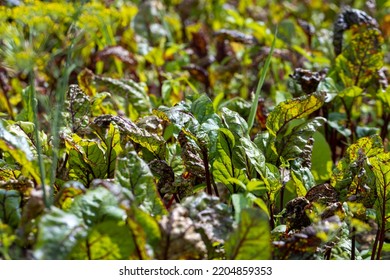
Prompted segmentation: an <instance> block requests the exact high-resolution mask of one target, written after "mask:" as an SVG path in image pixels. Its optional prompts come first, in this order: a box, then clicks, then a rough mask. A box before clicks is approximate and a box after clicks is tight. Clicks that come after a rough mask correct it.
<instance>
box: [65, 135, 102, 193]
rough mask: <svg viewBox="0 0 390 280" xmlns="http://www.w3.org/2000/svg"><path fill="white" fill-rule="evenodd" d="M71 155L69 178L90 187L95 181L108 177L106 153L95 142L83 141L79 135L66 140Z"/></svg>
mask: <svg viewBox="0 0 390 280" xmlns="http://www.w3.org/2000/svg"><path fill="white" fill-rule="evenodd" d="M65 146H66V149H67V152H68V154H69V159H68V165H69V177H70V178H71V179H72V180H75V181H77V180H79V181H81V182H82V183H83V184H84V185H85V186H89V184H90V183H91V182H92V180H93V179H98V178H99V179H103V178H106V176H107V163H106V159H105V155H104V151H103V149H102V148H101V146H100V145H99V143H98V142H97V141H95V140H89V139H83V138H81V137H79V136H78V135H77V134H73V135H72V138H70V137H67V138H66V139H65Z"/></svg>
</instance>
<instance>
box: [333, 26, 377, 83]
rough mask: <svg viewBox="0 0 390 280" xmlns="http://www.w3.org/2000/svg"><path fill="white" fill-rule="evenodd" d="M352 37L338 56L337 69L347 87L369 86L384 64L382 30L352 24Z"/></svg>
mask: <svg viewBox="0 0 390 280" xmlns="http://www.w3.org/2000/svg"><path fill="white" fill-rule="evenodd" d="M351 33H352V35H351V37H350V40H349V42H348V44H347V45H346V46H345V47H344V48H343V51H342V53H341V54H340V55H339V56H337V58H336V69H337V74H338V75H339V77H340V79H341V81H342V82H343V84H344V86H345V87H351V86H358V87H360V88H365V87H367V86H368V85H369V84H370V83H374V81H375V79H377V75H376V74H375V73H377V71H378V70H379V69H380V68H381V67H382V66H383V57H384V54H383V52H382V49H381V45H382V44H383V37H382V35H381V34H380V31H379V30H377V29H375V28H370V27H367V26H364V25H361V26H356V25H355V26H352V28H351Z"/></svg>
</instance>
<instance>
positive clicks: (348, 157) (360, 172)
mask: <svg viewBox="0 0 390 280" xmlns="http://www.w3.org/2000/svg"><path fill="white" fill-rule="evenodd" d="M381 153H383V144H382V140H381V138H380V137H379V136H378V135H375V136H372V137H364V138H361V139H359V140H358V141H357V142H356V143H355V144H352V145H351V146H350V147H348V149H347V151H346V154H345V156H344V157H343V158H342V159H341V160H340V161H339V162H338V164H337V166H336V169H335V170H334V172H333V176H332V178H331V184H332V186H334V187H335V189H336V190H337V191H338V192H339V194H340V200H341V201H344V200H346V199H348V198H349V199H353V200H357V201H359V202H362V203H363V204H364V205H365V206H366V207H371V206H372V204H373V202H374V201H375V199H376V190H375V189H373V188H372V187H373V184H374V182H375V177H374V174H373V173H372V172H371V170H370V168H369V164H370V161H371V160H372V159H374V158H375V157H377V156H378V155H380V154H381Z"/></svg>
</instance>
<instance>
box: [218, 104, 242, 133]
mask: <svg viewBox="0 0 390 280" xmlns="http://www.w3.org/2000/svg"><path fill="white" fill-rule="evenodd" d="M221 115H222V116H221V117H222V123H223V125H224V127H226V128H227V129H229V130H230V131H231V133H233V135H234V138H235V139H236V140H238V139H240V138H242V137H247V132H248V124H247V123H246V121H245V120H244V119H243V118H242V117H241V116H240V115H239V114H238V113H237V112H234V111H232V110H229V109H228V108H221Z"/></svg>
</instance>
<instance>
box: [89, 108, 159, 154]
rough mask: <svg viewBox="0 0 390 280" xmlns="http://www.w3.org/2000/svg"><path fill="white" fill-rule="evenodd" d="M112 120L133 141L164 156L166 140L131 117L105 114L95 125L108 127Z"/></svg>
mask: <svg viewBox="0 0 390 280" xmlns="http://www.w3.org/2000/svg"><path fill="white" fill-rule="evenodd" d="M111 122H114V123H115V124H116V125H117V126H118V128H119V129H120V131H121V132H122V133H123V134H124V135H126V136H128V137H129V138H130V139H131V140H132V141H133V142H135V143H137V144H140V145H141V146H142V147H144V148H146V149H147V150H149V151H150V152H151V153H153V154H154V155H155V156H156V157H158V158H164V156H165V140H164V139H163V138H162V137H161V136H159V135H157V134H154V133H150V132H148V131H147V130H146V129H143V128H140V127H138V126H137V125H136V124H135V123H133V122H132V121H130V120H129V119H125V118H122V117H118V116H111V115H103V116H99V117H97V118H96V119H95V120H94V125H96V126H98V127H106V126H108V125H109V124H110V123H111Z"/></svg>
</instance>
